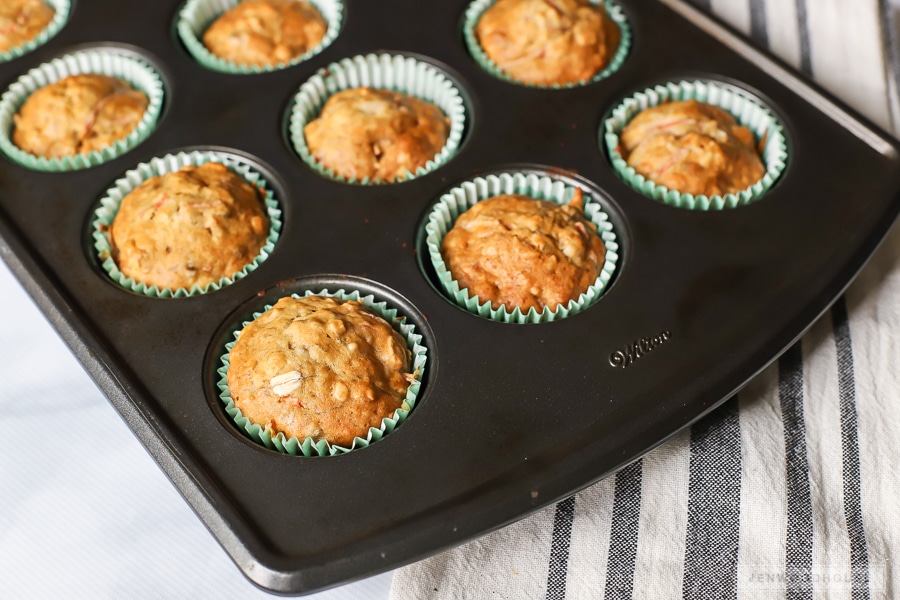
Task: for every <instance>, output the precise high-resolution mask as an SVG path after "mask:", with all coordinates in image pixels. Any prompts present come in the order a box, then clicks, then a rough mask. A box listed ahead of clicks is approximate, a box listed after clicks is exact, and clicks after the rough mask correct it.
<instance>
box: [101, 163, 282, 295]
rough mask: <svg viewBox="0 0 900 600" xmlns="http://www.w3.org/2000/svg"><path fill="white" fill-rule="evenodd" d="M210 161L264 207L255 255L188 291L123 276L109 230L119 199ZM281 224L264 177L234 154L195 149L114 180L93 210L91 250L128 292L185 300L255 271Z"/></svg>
mask: <svg viewBox="0 0 900 600" xmlns="http://www.w3.org/2000/svg"><path fill="white" fill-rule="evenodd" d="M210 162H213V163H219V164H222V165H224V166H225V167H227V168H228V170H229V171H231V172H232V173H234V174H236V175H238V176H240V177H241V178H242V179H243V180H244V181H246V182H247V183H248V184H249V185H250V186H252V187H253V188H255V190H256V191H257V193H258V195H259V197H260V198H261V200H262V202H263V204H264V206H263V207H262V208H263V210H264V213H265V214H266V216H267V217H268V221H269V228H268V235H267V236H266V238H265V240H264V242H263V244H262V246H261V248H260V249H259V251H258V253H257V254H256V256H255V257H254V258H253V259H252V260H250V261H249V262H248V263H247V264H246V265H244V266H243V268H241V269H239V270H237V271H236V272H234V273H230V274H229V275H227V276H224V277H222V278H220V279H219V280H218V281H214V282H212V283H209V284H207V285H203V286H199V285H196V286H192V287H191V288H189V289H188V288H185V287H179V288H175V289H173V288H170V287H158V286H156V285H148V284H147V283H144V282H141V281H136V280H135V279H133V278H132V277H129V276H127V275H125V274H124V273H122V271H121V270H120V269H119V266H118V265H117V264H116V261H115V260H114V252H113V246H112V242H111V240H110V234H109V230H110V227H111V226H112V224H113V221H114V220H115V218H116V214H117V213H118V211H119V207H120V205H121V204H122V200H123V199H124V198H125V197H126V196H127V195H128V194H130V193H131V192H132V191H134V190H135V189H136V188H138V186H140V185H141V184H142V183H144V182H145V181H147V180H148V179H150V178H152V177H158V176H162V175H165V174H166V173H173V172H176V171H178V170H180V169H182V168H183V167H187V166H195V167H199V166H201V165H204V164H206V163H210ZM281 225H282V222H281V209H280V208H279V206H278V202H277V200H276V199H275V194H274V192H273V191H272V187H271V185H270V184H269V182H268V181H266V179H265V177H264V176H263V174H262V173H260V172H259V171H258V170H256V169H255V168H254V167H253V166H252V164H250V163H249V162H247V161H246V160H245V159H243V158H242V157H241V156H239V155H236V154H231V153H227V152H221V151H212V150H210V151H200V150H194V151H189V152H179V153H177V154H168V155H166V156H163V157H157V158H153V159H151V160H150V161H148V162H145V163H141V164H139V165H138V166H137V167H135V168H134V169H132V170H130V171H128V172H127V173H125V175H124V176H123V177H121V178H120V179H118V180H116V182H115V184H114V185H113V186H112V187H111V188H109V189H108V190H107V191H106V194H105V195H104V197H103V198H102V199H101V200H100V204H99V206H98V207H97V208H96V210H95V211H94V217H93V221H92V223H91V231H92V236H93V240H94V249H95V251H96V255H97V258H98V260H99V262H100V266H101V268H102V269H103V271H104V272H105V273H106V274H107V275H108V276H109V278H110V279H111V280H112V281H114V282H115V283H116V284H118V285H119V286H121V287H122V288H124V289H126V290H128V291H131V292H134V293H136V294H141V295H143V296H149V297H153V298H184V297H187V296H195V295H197V294H205V293H208V292H212V291H215V290H218V289H220V288H222V287H225V286H227V285H230V284H232V283H234V282H235V281H237V280H239V279H242V278H244V277H246V276H247V275H249V274H250V273H251V272H253V271H255V270H256V269H257V268H258V267H259V265H260V264H261V263H262V262H263V261H265V260H266V258H268V257H269V254H271V252H272V250H273V249H274V247H275V244H276V243H277V241H278V238H279V235H280V232H281Z"/></svg>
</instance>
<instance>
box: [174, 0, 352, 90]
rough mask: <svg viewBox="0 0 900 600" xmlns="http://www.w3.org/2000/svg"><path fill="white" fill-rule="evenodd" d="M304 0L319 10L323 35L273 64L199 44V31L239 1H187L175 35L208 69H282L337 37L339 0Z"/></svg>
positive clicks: (245, 72) (251, 71) (240, 72)
mask: <svg viewBox="0 0 900 600" xmlns="http://www.w3.org/2000/svg"><path fill="white" fill-rule="evenodd" d="M306 1H307V2H309V3H310V4H311V5H313V6H314V7H315V8H316V10H318V11H319V14H320V15H322V18H323V19H325V22H326V23H327V24H328V29H327V30H326V31H325V37H323V38H322V41H321V42H319V44H318V45H317V46H316V47H315V48H313V49H311V50H309V51H307V52H305V53H304V54H301V55H300V56H296V57H294V58H292V59H290V60H289V61H287V62H283V63H279V64H277V65H241V64H238V63H235V62H232V61H230V60H225V59H223V58H219V57H218V56H216V55H215V54H213V53H212V52H210V51H209V50H208V49H207V48H206V46H205V45H204V44H203V33H204V32H205V31H206V30H207V29H208V28H209V26H210V25H212V23H213V21H215V20H216V19H218V18H219V17H221V16H222V15H223V14H224V13H225V12H226V11H228V10H230V9H232V8H234V7H235V6H237V5H238V4H240V2H241V0H188V1H187V2H186V3H185V5H184V8H182V9H181V11H180V12H179V13H178V21H177V24H176V29H177V30H178V36H179V37H180V38H181V41H182V42H183V43H184V45H185V47H186V48H187V50H188V52H190V54H191V56H193V57H194V58H195V59H196V60H197V62H199V63H200V64H201V65H203V66H204V67H206V68H208V69H212V70H214V71H221V72H222V73H231V74H235V75H252V74H255V73H266V72H268V71H275V70H278V69H286V68H288V67H292V66H294V65H296V64H299V63H301V62H303V61H305V60H309V59H310V58H312V57H313V56H315V55H316V54H318V53H319V52H321V51H322V50H324V49H325V48H327V47H328V46H329V45H331V43H332V42H333V41H334V40H335V38H336V37H337V36H338V33H339V32H340V30H341V23H342V22H343V20H344V4H343V2H342V1H341V0H306Z"/></svg>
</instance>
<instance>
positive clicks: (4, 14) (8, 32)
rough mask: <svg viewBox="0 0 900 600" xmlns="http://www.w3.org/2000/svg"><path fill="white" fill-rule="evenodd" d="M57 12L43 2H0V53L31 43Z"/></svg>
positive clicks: (37, 0) (20, 0)
mask: <svg viewBox="0 0 900 600" xmlns="http://www.w3.org/2000/svg"><path fill="white" fill-rule="evenodd" d="M54 14H55V11H54V10H53V8H52V7H50V6H49V5H48V4H46V3H44V2H42V1H41V0H3V2H0V52H7V51H9V50H12V49H13V48H16V47H18V46H21V45H23V44H25V43H26V42H29V41H31V40H32V39H34V38H35V36H37V35H38V34H39V33H40V32H42V31H43V30H44V29H46V28H47V26H48V25H49V24H50V22H51V21H52V20H53V15H54Z"/></svg>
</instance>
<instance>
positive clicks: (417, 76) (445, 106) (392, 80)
mask: <svg viewBox="0 0 900 600" xmlns="http://www.w3.org/2000/svg"><path fill="white" fill-rule="evenodd" d="M357 87H370V88H374V89H381V90H391V91H394V92H400V93H402V94H408V95H410V96H415V97H416V98H419V99H421V100H426V101H428V102H431V103H433V104H435V105H436V106H437V107H438V108H440V109H441V110H442V111H444V114H445V115H447V117H448V118H449V119H450V134H449V135H448V137H447V143H446V144H444V147H443V148H442V149H441V151H440V152H438V153H437V155H435V156H434V158H432V159H431V160H429V161H428V162H427V163H426V164H425V166H424V167H419V168H418V169H417V170H416V172H415V173H410V172H408V171H407V173H406V175H405V176H403V177H398V178H397V179H394V180H393V181H391V182H387V181H383V180H370V179H368V178H365V179H361V180H358V179H348V178H346V177H343V176H341V175H338V174H337V173H335V172H334V171H333V170H331V169H327V168H325V167H323V166H322V165H321V164H320V163H319V162H318V161H316V159H315V157H314V156H313V155H312V153H311V152H310V150H309V147H308V146H307V145H306V136H305V135H304V133H303V128H304V127H305V126H306V124H307V123H309V122H310V121H312V120H314V119H315V118H316V117H318V116H319V113H320V112H322V107H323V106H325V102H326V101H327V100H328V98H330V97H331V96H333V95H334V94H336V93H338V92H341V91H344V90H348V89H352V88H357ZM465 126H466V108H465V103H464V102H463V99H462V94H461V93H460V91H459V89H457V87H456V85H455V84H454V83H453V82H452V81H451V80H450V78H448V77H447V76H446V75H445V74H444V73H442V72H441V71H440V70H438V69H437V68H436V67H433V66H432V65H430V64H428V63H426V62H423V61H420V60H416V59H415V58H412V57H410V56H403V55H394V54H368V55H365V56H354V57H353V58H345V59H343V60H341V61H340V62H337V63H332V64H330V65H328V66H327V67H325V68H324V69H320V70H319V72H318V73H316V74H315V75H313V76H312V77H311V78H310V79H309V81H307V82H306V83H304V84H303V85H302V86H300V90H299V91H298V92H297V95H296V96H294V102H293V105H292V106H291V109H290V138H291V143H292V145H293V146H294V150H295V151H296V152H297V154H299V155H300V158H301V159H303V162H305V163H306V164H307V165H309V166H310V167H311V168H312V169H313V170H314V171H316V172H317V173H319V174H320V175H322V176H324V177H328V178H330V179H334V180H336V181H341V182H344V183H353V184H361V185H378V184H385V183H399V182H401V181H407V180H409V179H412V178H414V177H420V176H422V175H425V174H426V173H430V172H431V171H434V170H435V169H437V168H438V167H440V166H441V165H443V164H444V163H446V162H447V161H448V160H450V159H451V158H452V157H453V155H455V154H456V152H457V150H459V145H460V142H461V141H462V136H463V131H464V129H465Z"/></svg>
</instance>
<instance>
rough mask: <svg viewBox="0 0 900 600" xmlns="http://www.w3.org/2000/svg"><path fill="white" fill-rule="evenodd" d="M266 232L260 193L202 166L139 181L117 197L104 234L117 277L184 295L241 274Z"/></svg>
mask: <svg viewBox="0 0 900 600" xmlns="http://www.w3.org/2000/svg"><path fill="white" fill-rule="evenodd" d="M268 231H269V219H268V217H267V216H266V213H265V210H264V207H263V202H262V200H261V193H260V191H259V190H257V189H256V188H254V187H253V186H251V185H250V184H249V183H247V182H246V181H245V180H244V179H243V178H242V177H240V176H238V175H235V174H234V173H232V172H231V171H230V170H229V169H228V168H227V167H226V166H225V165H222V164H219V163H214V162H209V163H206V164H204V165H202V166H199V167H195V166H187V167H184V168H182V169H180V170H178V171H175V172H172V173H166V174H165V175H162V176H159V177H152V178H150V179H148V180H147V181H145V182H143V183H142V184H141V185H139V186H138V187H137V188H135V189H134V190H133V191H132V192H131V193H129V194H128V195H127V196H125V198H123V199H122V203H121V206H120V207H119V210H118V212H117V213H116V216H115V219H114V220H113V223H112V225H111V226H110V229H109V232H108V233H109V239H110V246H111V247H112V254H113V256H112V257H113V260H114V261H115V262H116V265H117V266H118V267H119V270H120V271H121V272H122V273H123V274H124V275H126V276H127V277H130V278H132V279H134V280H135V281H138V282H140V283H143V284H145V285H147V286H154V285H155V286H156V287H157V288H160V289H163V288H168V289H178V288H185V289H191V288H192V287H194V286H198V287H201V288H202V287H205V286H207V285H209V284H210V283H216V282H219V281H220V280H221V279H222V278H223V277H231V276H233V275H234V274H235V273H237V272H239V271H241V270H242V269H243V268H244V267H246V266H247V265H248V264H250V263H251V262H252V261H253V260H254V259H255V257H256V256H257V255H258V254H259V251H260V248H262V246H263V244H264V243H265V241H266V238H267V236H268Z"/></svg>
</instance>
